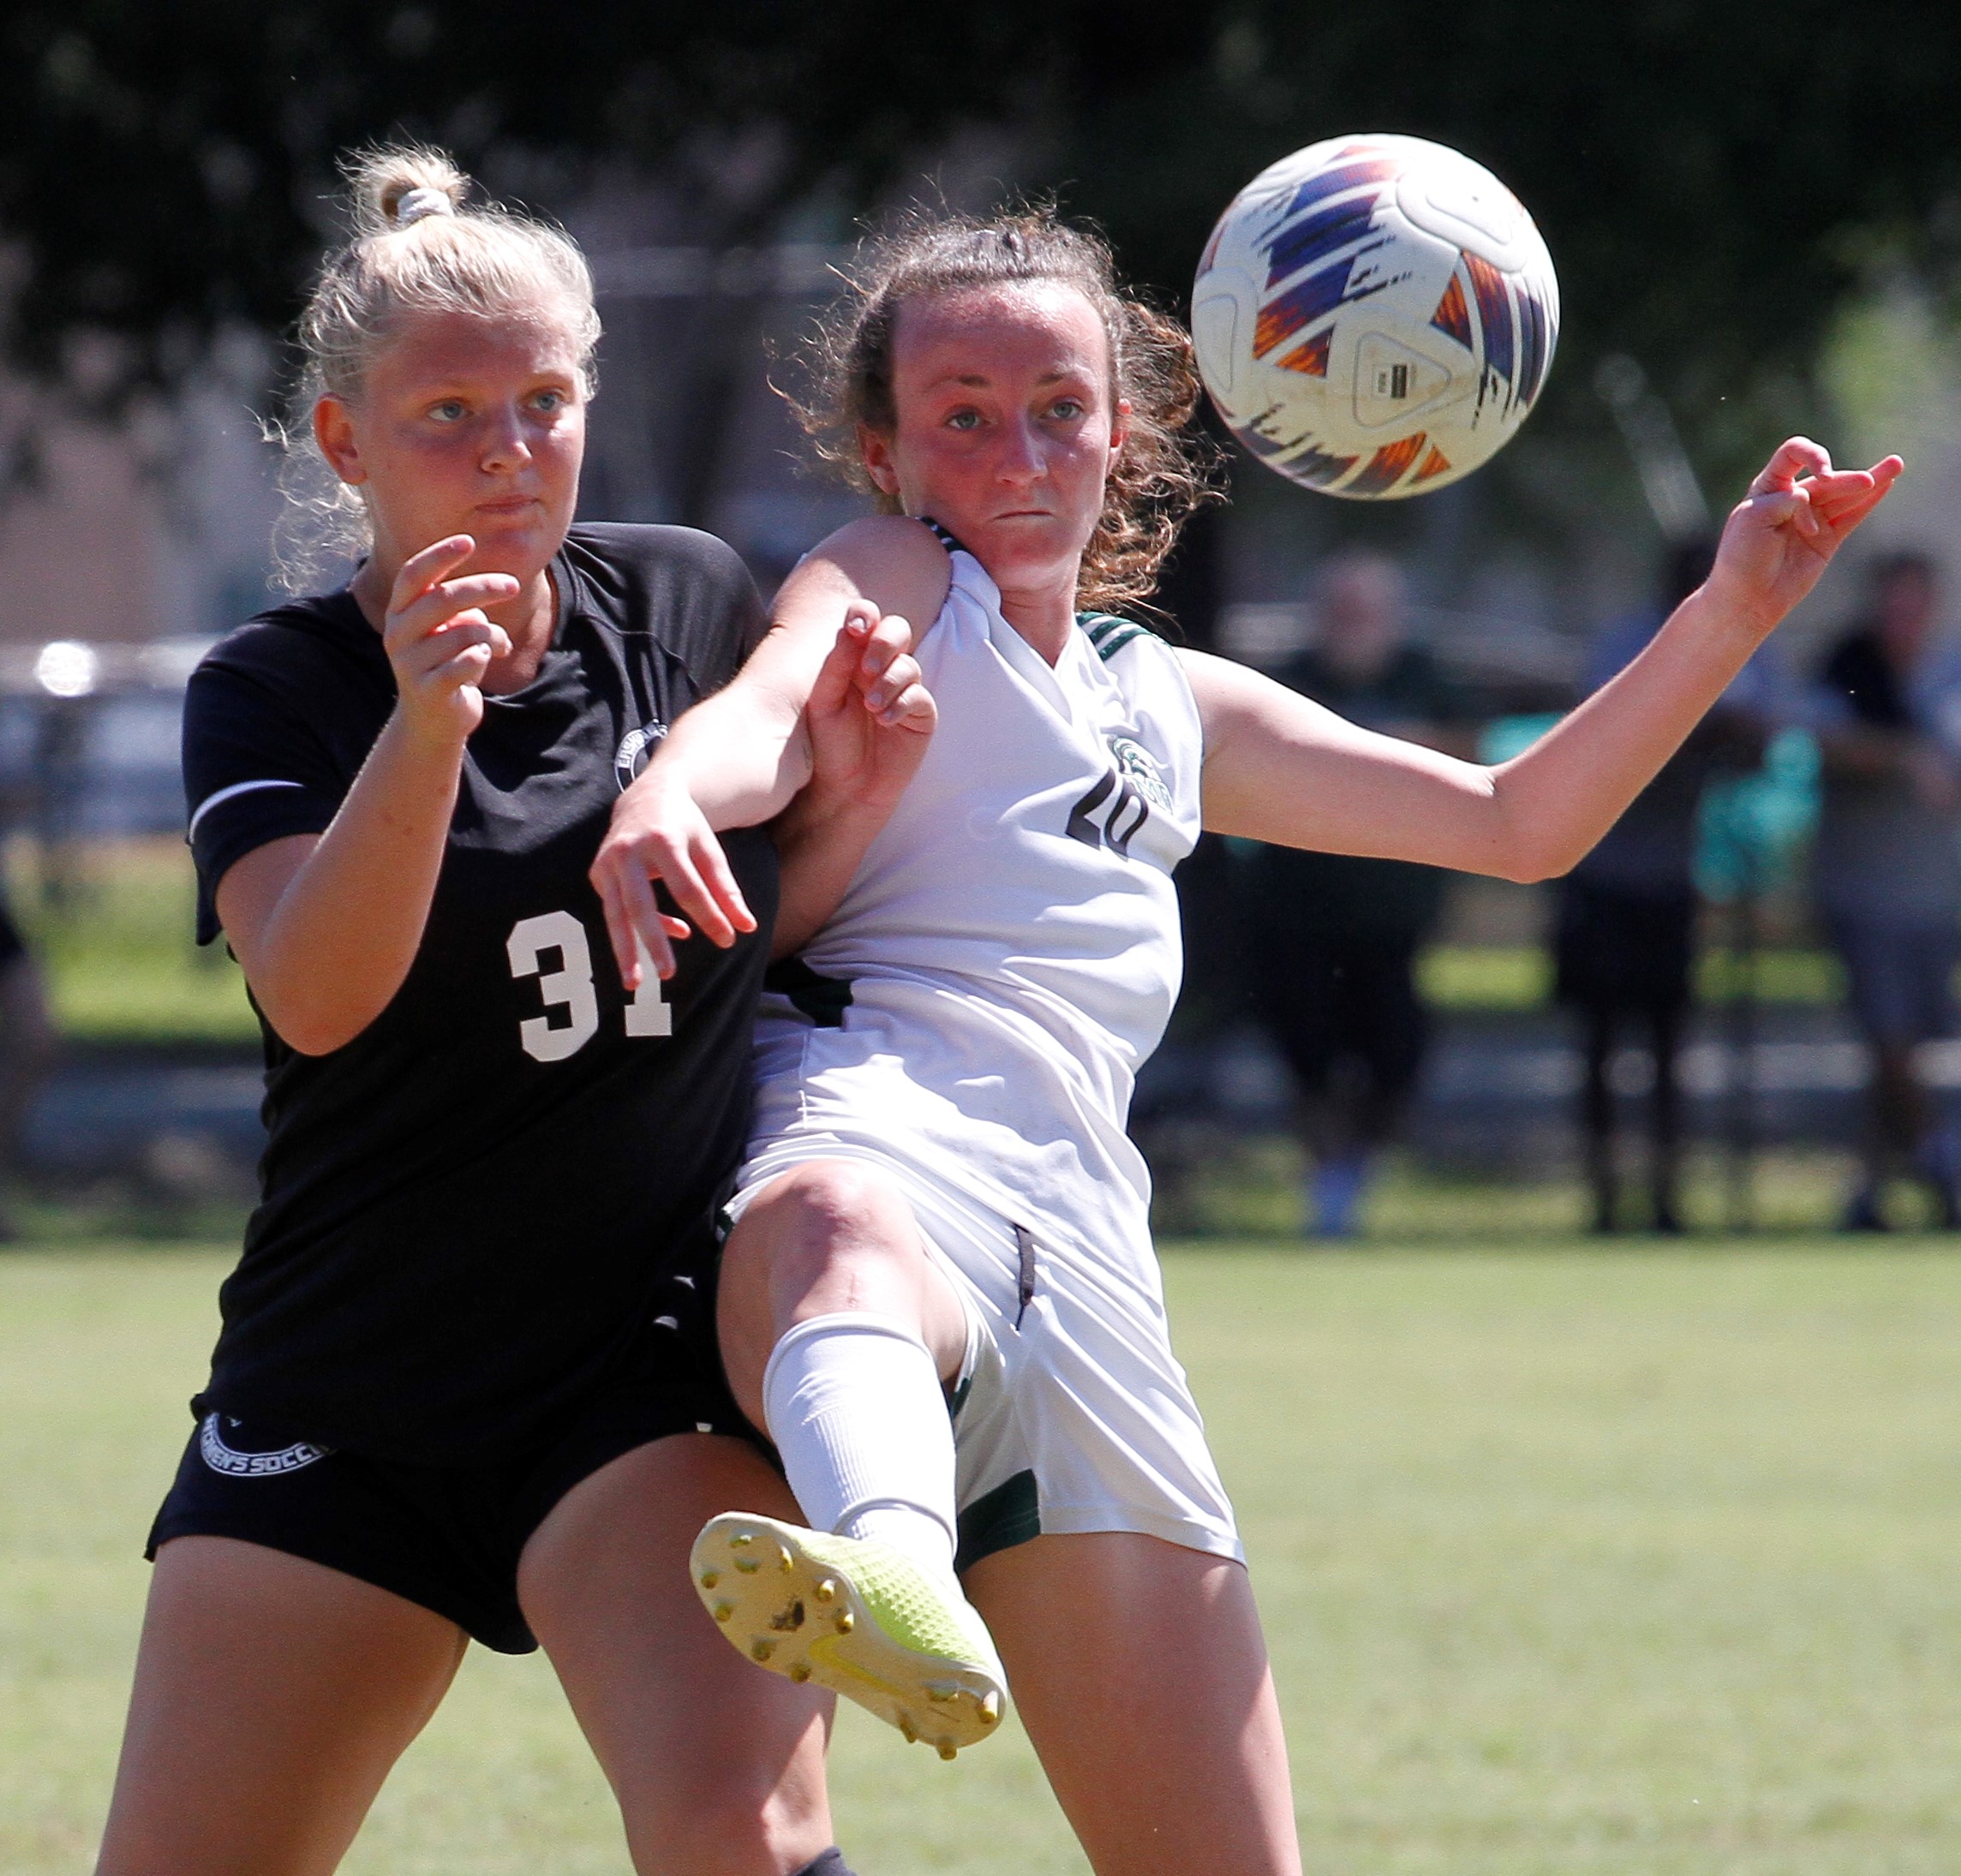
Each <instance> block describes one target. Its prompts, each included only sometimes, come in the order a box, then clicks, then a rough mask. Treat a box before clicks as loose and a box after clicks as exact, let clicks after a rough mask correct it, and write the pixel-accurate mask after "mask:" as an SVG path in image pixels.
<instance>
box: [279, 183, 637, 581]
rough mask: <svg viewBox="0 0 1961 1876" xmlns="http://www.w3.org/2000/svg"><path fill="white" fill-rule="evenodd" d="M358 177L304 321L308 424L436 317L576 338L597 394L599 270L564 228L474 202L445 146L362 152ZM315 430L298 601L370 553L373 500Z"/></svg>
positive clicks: (300, 474) (295, 552) (299, 544)
mask: <svg viewBox="0 0 1961 1876" xmlns="http://www.w3.org/2000/svg"><path fill="white" fill-rule="evenodd" d="M341 173H342V174H343V175H344V176H346V178H347V197H346V208H347V216H348V219H349V222H350V224H351V228H350V234H349V236H348V239H347V240H346V241H344V242H342V243H341V245H340V246H338V248H335V249H334V250H333V251H332V253H331V254H328V255H327V256H326V260H324V262H323V263H322V264H321V267H320V278H318V279H317V280H316V281H315V282H314V290H313V293H312V295H311V296H309V298H308V302H307V305H306V310H305V311H304V312H303V313H302V314H301V315H300V325H299V332H298V338H299V346H300V351H301V355H302V358H303V360H304V364H303V367H302V372H301V374H300V382H299V385H298V387H297V389H296V393H295V396H294V400H293V409H294V415H295V417H296V419H301V418H303V417H305V416H308V415H310V414H311V412H312V409H313V407H314V404H315V403H317V402H318V400H319V399H320V397H328V396H331V397H341V398H344V399H347V400H349V401H350V402H358V401H359V399H360V397H361V395H362V385H363V384H364V382H365V381H366V379H367V375H368V367H370V366H371V365H372V364H373V363H374V361H375V359H376V358H378V357H379V356H380V355H381V354H382V353H383V352H384V351H386V350H387V349H388V347H389V346H390V345H392V344H394V343H395V341H396V338H397V337H398V335H399V333H400V332H401V330H402V327H403V324H404V321H405V320H411V319H415V318H416V317H419V316H421V315H425V314H451V315H453V314H462V315H463V316H464V317H466V318H471V319H487V320H493V321H506V320H508V321H516V322H518V323H520V324H522V325H523V326H526V327H534V326H537V325H538V324H539V323H540V322H544V323H546V324H548V325H551V326H555V327H557V328H558V329H559V331H560V332H563V333H564V334H565V338H566V340H567V341H568V343H569V344H571V350H572V353H573V356H574V358H575V360H576V361H577V366H578V370H579V374H580V377H581V378H582V379H583V384H584V390H585V394H586V395H587V396H588V397H590V396H591V395H592V389H593V355H594V352H595V350H596V349H597V347H598V344H599V313H598V310H597V308H595V306H594V305H593V287H592V272H591V270H590V269H589V267H588V266H586V262H585V256H584V255H583V254H581V253H580V252H579V250H578V245H577V242H574V241H573V240H572V238H571V236H570V235H568V234H566V233H565V230H563V229H562V228H559V227H556V226H554V225H553V224H551V223H549V222H547V221H542V220H541V219H540V218H537V217H536V216H535V215H530V214H527V213H525V212H523V210H522V209H518V208H513V207H510V206H506V205H505V204H503V203H501V202H497V201H484V202H480V203H478V204H476V205H475V206H469V207H466V206H464V198H465V197H466V196H467V195H468V194H469V177H468V176H465V175H464V174H463V171H462V170H459V169H458V168H457V165H456V164H455V163H453V162H452V161H451V159H450V158H449V157H448V156H447V155H446V154H445V152H443V151H440V150H433V149H431V148H429V147H428V146H427V145H423V144H388V145H384V146H380V147H379V148H375V149H368V150H357V151H356V152H353V153H352V154H351V155H350V156H349V157H348V158H346V159H345V160H344V163H343V164H342V165H341ZM310 430H311V426H310V424H308V423H307V422H305V421H296V422H295V423H294V424H293V426H292V432H293V433H294V444H295V446H294V447H292V448H290V449H289V451H288V452H287V456H286V462H285V468H284V472H283V473H282V477H281V480H282V483H283V485H284V490H285V493H286V496H287V505H286V508H285V511H284V514H283V516H282V517H281V519H280V523H279V525H278V528H277V529H275V530H274V544H273V556H274V559H275V560H276V562H277V563H278V567H279V571H280V579H281V583H283V584H284V585H286V586H288V587H290V588H291V589H292V590H294V591H296V592H301V591H304V590H306V589H307V588H308V585H309V584H310V583H311V582H312V581H313V580H314V578H315V577H317V576H319V575H321V574H324V573H326V571H328V570H329V569H330V568H334V567H337V566H338V562H339V561H340V559H341V558H342V557H343V556H344V555H346V556H350V557H352V556H357V555H359V554H362V553H366V552H367V551H368V545H369V541H370V533H369V529H368V510H367V506H366V504H365V503H364V501H363V500H362V496H361V493H360V491H358V490H356V489H354V488H351V487H349V486H348V485H347V484H346V483H344V482H343V481H341V480H340V479H339V477H338V476H337V475H334V473H333V472H332V469H330V468H329V467H328V466H327V464H326V461H325V459H324V458H323V457H321V456H320V453H319V451H317V450H316V449H315V448H314V444H313V439H312V436H311V434H310Z"/></svg>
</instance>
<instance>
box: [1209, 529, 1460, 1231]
mask: <svg viewBox="0 0 1961 1876" xmlns="http://www.w3.org/2000/svg"><path fill="white" fill-rule="evenodd" d="M1318 625H1319V635H1318V638H1317V639H1316V642H1315V643H1314V644H1313V645H1312V647H1311V648H1309V649H1307V650H1306V651H1304V652H1302V653H1300V654H1298V655H1296V656H1295V657H1294V658H1293V659H1291V660H1288V663H1286V664H1285V665H1283V666H1280V667H1279V668H1278V669H1277V670H1276V672H1274V675H1275V676H1276V678H1279V680H1280V681H1281V682H1282V684H1288V685H1290V686H1291V687H1292V688H1293V689H1294V690H1298V691H1300V693H1301V694H1302V695H1303V696H1309V697H1312V698H1313V699H1314V700H1315V701H1316V702H1319V703H1324V704H1326V705H1327V706H1328V708H1330V709H1331V710H1334V711H1336V712H1338V713H1339V714H1341V715H1342V716H1344V717H1347V718H1348V719H1349V720H1351V721H1353V722H1356V723H1360V724H1362V725H1364V726H1366V727H1367V728H1369V729H1372V730H1382V731H1385V732H1388V733H1389V734H1390V735H1392V736H1402V737H1407V738H1411V739H1412V740H1414V741H1417V742H1422V743H1427V744H1431V745H1432V747H1436V748H1446V747H1448V748H1450V749H1451V750H1453V751H1455V752H1458V753H1468V751H1469V749H1470V746H1471V744H1472V741H1473V738H1472V737H1471V735H1470V734H1469V733H1468V731H1467V730H1465V729H1464V728H1463V727H1462V726H1461V725H1460V726H1458V727H1457V728H1456V731H1455V732H1453V729H1452V725H1453V724H1454V723H1456V720H1457V719H1458V718H1459V717H1460V715H1461V714H1462V705H1461V702H1460V699H1459V698H1458V696H1457V695H1456V692H1455V690H1453V688H1452V687H1451V686H1450V684H1448V683H1447V682H1446V681H1445V679H1444V677H1443V676H1442V674H1441V673H1440V672H1438V668H1437V665H1436V661H1435V660H1434V659H1432V657H1431V655H1430V654H1429V653H1428V652H1427V651H1426V649H1424V648H1423V647H1421V646H1420V645H1414V644H1412V643H1410V642H1409V640H1408V627H1407V624H1406V622H1405V618H1404V594H1403V585H1402V575H1401V574H1400V573H1399V572H1398V571H1397V569H1396V565H1395V563H1394V562H1393V561H1390V560H1387V559H1384V558H1383V557H1382V556H1380V555H1378V554H1371V553H1351V554H1346V555H1343V556H1342V557H1341V558H1340V559H1336V560H1333V561H1331V562H1330V563H1329V565H1328V566H1327V567H1326V568H1325V570H1324V573H1323V576H1322V580H1321V589H1320V594H1319V604H1318ZM1241 884H1242V887H1243V888H1244V898H1243V901H1242V904H1243V908H1244V920H1243V923H1244V929H1245V933H1246V947H1247V961H1248V963H1249V964H1250V965H1251V966H1252V975H1253V983H1254V994H1255V997H1256V1001H1257V1002H1258V1005H1259V1010H1260V1013H1261V1015H1262V1017H1263V1018H1264V1020H1265V1022H1266V1024H1267V1025H1268V1027H1269V1029H1270V1031H1271V1032H1272V1035H1273V1037H1274V1040H1275V1042H1276V1043H1277V1044H1278V1046H1279V1048H1280V1050H1281V1053H1282V1055H1284V1056H1285V1057H1286V1059H1287V1062H1288V1066H1289V1067H1290V1068H1292V1070H1293V1071H1294V1078H1295V1081H1296V1082H1297V1084H1298V1085H1299V1089H1300V1122H1301V1130H1302V1133H1303V1137H1304V1139H1305V1142H1306V1147H1307V1151H1308V1154H1309V1156H1310V1158H1311V1160H1312V1169H1311V1171H1310V1174H1309V1178H1308V1189H1307V1194H1306V1202H1307V1219H1308V1228H1309V1229H1310V1230H1311V1231H1312V1232H1313V1233H1314V1234H1317V1235H1319V1236H1323V1237H1343V1236H1346V1235H1348V1234H1349V1233H1351V1232H1353V1231H1354V1228H1355V1222H1356V1216H1357V1212H1358V1210H1359V1207H1360V1203H1361V1199H1362V1197H1363V1194H1364V1192H1365V1190H1366V1185H1367V1180H1368V1175H1369V1172H1370V1168H1371V1166H1372V1162H1373V1160H1374V1158H1375V1156H1376V1155H1377V1153H1378V1151H1379V1150H1380V1149H1381V1147H1382V1146H1383V1144H1384V1143H1385V1142H1386V1141H1387V1140H1388V1139H1389V1138H1390V1137H1391V1136H1392V1135H1393V1133H1394V1132H1395V1131H1396V1126H1397V1124H1398V1122H1399V1121H1400V1120H1401V1119H1402V1114H1403V1110H1404V1108H1406V1107H1407V1106H1408V1101H1409V1096H1410V1093H1411V1090H1413V1088H1414V1085H1415V1082H1416V1075H1417V1071H1418V1069H1419V1068H1420V1066H1421V1064H1422V1060H1423V1049H1424V1043H1425V1040H1426V1030H1427V1024H1426V1018H1425V1013H1424V1010H1423V1006H1422V1004H1421V1001H1420V1000H1419V998H1418V996H1417V993H1416V984H1415V975H1414V965H1415V959H1416V953H1417V949H1418V947H1420V945H1421V944H1422V943H1423V941H1424V940H1425V939H1426V938H1427V937H1428V936H1429V935H1430V932H1431V930H1432V928H1433V927H1434V926H1435V924H1436V923H1437V917H1438V912H1439V911H1440V910H1441V909H1442V905H1443V896H1444V875H1442V874H1441V873H1439V872H1438V871H1437V870H1436V869H1434V868H1432V867H1426V866H1413V865H1409V864H1408V863H1404V862H1402V861H1399V860H1370V859H1357V858H1353V857H1349V856H1348V855H1345V854H1334V853H1300V852H1296V851H1293V850H1291V849H1288V848H1284V847H1260V848H1258V849H1257V850H1256V851H1255V852H1254V854H1253V857H1252V858H1251V860H1250V861H1249V862H1248V863H1247V866H1246V867H1245V868H1244V869H1243V870H1242V873H1241Z"/></svg>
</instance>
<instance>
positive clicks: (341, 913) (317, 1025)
mask: <svg viewBox="0 0 1961 1876" xmlns="http://www.w3.org/2000/svg"><path fill="white" fill-rule="evenodd" d="M475 547H476V543H475V541H472V540H471V539H470V537H469V535H454V536H452V537H451V539H449V540H447V541H438V542H436V544H435V545H434V546H433V547H426V548H424V549H423V550H422V552H421V553H418V554H416V555H415V556H414V557H413V558H411V559H409V560H408V561H406V562H404V565H403V567H402V571H401V572H400V573H399V574H398V575H397V576H396V579H395V584H394V587H393V588H392V591H391V592H390V594H389V600H388V610H387V614H386V618H385V619H384V620H383V623H382V633H381V641H382V644H383V646H384V647H385V648H386V651H387V654H388V660H389V663H390V664H391V665H392V666H393V669H394V673H395V684H396V690H397V693H398V696H397V702H396V706H395V710H394V714H392V716H390V718H389V719H388V722H387V724H386V726H385V727H384V728H383V730H382V732H381V734H380V736H379V737H378V738H376V739H375V743H374V748H373V749H372V750H370V751H369V752H368V760H367V761H366V762H364V763H363V764H362V769H361V773H360V774H359V775H357V776H356V778H355V780H354V786H352V787H351V788H350V789H349V790H348V792H347V797H346V798H345V799H344V801H343V802H342V803H341V804H340V810H339V812H338V813H337V814H336V815H335V816H334V817H333V821H332V825H331V826H330V827H328V828H327V830H326V833H323V834H320V835H317V836H316V835H314V834H294V835H290V836H289V837H288V838H286V839H280V840H273V841H269V842H268V843H267V844H266V845H264V846H262V847H260V848H259V849H257V850H256V851H254V852H251V853H248V854H247V855H246V856H245V857H244V858H243V859H242V860H240V861H238V862H237V863H236V864H235V865H234V866H232V867H231V868H230V870H228V871H227V872H226V874H225V875H224V878H223V879H222V880H220V881H218V895H217V897H218V917H219V919H220V920H221V921H222V922H223V923H224V931H225V936H226V937H227V938H228V939H229V940H230V944H231V948H232V950H233V951H234V953H236V955H237V958H238V962H239V964H240V965H241V967H242V969H243V971H244V972H245V980H246V982H247V983H249V984H250V985H251V986H252V994H253V995H254V997H255V998H256V999H257V1000H258V1003H259V1007H260V1009H262V1010H263V1011H264V1012H265V1013H266V1020H267V1021H268V1022H269V1023H270V1024H271V1025H272V1027H273V1029H274V1030H275V1031H277V1032H278V1035H279V1036H280V1037H282V1038H283V1039H284V1041H285V1042H286V1043H287V1044H288V1045H289V1046H290V1047H291V1048H293V1049H298V1050H299V1051H300V1053H301V1054H302V1055H326V1053H328V1051H330V1050H332V1049H338V1048H340V1047H342V1046H343V1045H344V1043H350V1042H352V1041H353V1040H354V1038H355V1037H356V1036H358V1035H359V1034H360V1033H361V1032H362V1030H364V1029H366V1028H367V1027H368V1025H369V1024H370V1023H372V1022H373V1021H374V1019H375V1018H376V1017H377V1016H379V1015H380V1013H381V1012H382V1011H383V1010H384V1009H386V1007H388V1004H389V1002H390V1001H391V1000H392V998H393V996H394V995H395V993H396V992H397V991H398V989H401V988H402V983H403V980H404V978H405V977H407V976H408V974H409V967H410V965H412V964H413V963H414V962H415V959H416V950H417V948H418V947H420V946H421V941H422V928H423V926H424V924H425V923H427V919H428V916H429V904H430V901H431V899H433V897H434V895H435V890H436V875H437V874H438V872H439V870H440V869H441V867H442V860H443V847H444V843H445V840H446V839H447V838H448V834H449V827H450V816H451V814H452V813H453V812H454V811H455V809H456V794H457V776H458V774H459V771H460V769H461V767H462V762H463V744H464V743H465V741H466V740H467V739H468V738H469V733H470V732H471V731H472V730H474V729H475V727H476V726H477V724H478V723H479V722H480V721H481V720H482V717H483V693H482V691H481V690H480V689H479V688H478V686H479V684H481V681H482V678H483V675H484V672H486V671H487V669H488V667H489V666H490V662H491V660H492V659H493V657H496V656H499V655H502V654H505V653H507V652H508V651H509V650H510V649H511V640H510V637H509V636H508V635H507V634H506V633H505V630H504V628H503V627H502V626H500V625H494V624H492V623H491V622H490V621H489V619H488V618H486V617H485V615H484V612H483V610H482V608H483V607H485V606H495V605H497V604H498V603H499V602H500V601H502V600H509V599H511V598H512V597H513V596H514V595H515V594H516V593H517V581H516V580H515V579H513V578H512V577H511V576H510V575H509V574H507V573H478V574H472V575H469V576H468V577H464V578H463V579H457V580H450V579H445V577H444V576H445V574H447V573H448V572H449V571H450V570H451V568H452V567H456V566H459V565H462V563H463V561H464V560H466V559H469V556H470V554H471V553H474V552H475Z"/></svg>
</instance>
